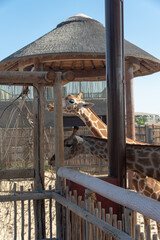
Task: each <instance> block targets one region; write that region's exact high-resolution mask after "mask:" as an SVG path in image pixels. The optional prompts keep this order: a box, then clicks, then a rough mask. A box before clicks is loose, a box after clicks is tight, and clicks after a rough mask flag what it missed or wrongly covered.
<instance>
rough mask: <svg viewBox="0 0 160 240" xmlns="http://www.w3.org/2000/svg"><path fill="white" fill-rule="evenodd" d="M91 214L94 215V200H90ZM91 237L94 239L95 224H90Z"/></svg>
mask: <svg viewBox="0 0 160 240" xmlns="http://www.w3.org/2000/svg"><path fill="white" fill-rule="evenodd" d="M91 214H92V215H94V200H92V202H91ZM92 238H93V239H95V225H94V224H92Z"/></svg>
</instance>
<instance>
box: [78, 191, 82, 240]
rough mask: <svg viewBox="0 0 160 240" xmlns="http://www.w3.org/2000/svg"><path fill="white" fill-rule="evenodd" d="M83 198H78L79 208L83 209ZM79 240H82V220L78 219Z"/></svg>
mask: <svg viewBox="0 0 160 240" xmlns="http://www.w3.org/2000/svg"><path fill="white" fill-rule="evenodd" d="M81 201H82V196H78V206H79V207H81ZM78 240H82V219H81V217H78Z"/></svg>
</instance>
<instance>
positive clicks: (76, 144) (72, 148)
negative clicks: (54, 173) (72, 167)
mask: <svg viewBox="0 0 160 240" xmlns="http://www.w3.org/2000/svg"><path fill="white" fill-rule="evenodd" d="M78 129H79V128H78V127H74V129H73V132H72V134H71V136H70V137H68V138H66V139H65V140H64V160H69V159H72V158H73V157H75V156H77V155H79V154H81V153H83V144H84V141H83V138H82V137H79V136H77V135H76V132H77V131H78ZM48 164H49V165H51V166H55V154H54V155H53V156H52V157H51V158H50V159H49V161H48Z"/></svg>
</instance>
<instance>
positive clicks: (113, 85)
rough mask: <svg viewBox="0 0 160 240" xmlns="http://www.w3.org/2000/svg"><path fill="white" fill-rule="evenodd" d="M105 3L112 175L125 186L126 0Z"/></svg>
mask: <svg viewBox="0 0 160 240" xmlns="http://www.w3.org/2000/svg"><path fill="white" fill-rule="evenodd" d="M105 3H106V4H105V11H106V14H105V16H106V67H107V69H106V79H107V96H108V97H107V101H108V158H109V167H110V168H109V171H110V173H109V174H110V176H112V177H115V178H117V179H118V183H119V186H121V187H122V186H123V187H125V185H126V183H125V179H126V169H125V141H126V140H125V106H124V48H123V45H124V36H123V1H120V0H106V1H105Z"/></svg>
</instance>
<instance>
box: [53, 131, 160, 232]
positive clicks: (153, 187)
mask: <svg viewBox="0 0 160 240" xmlns="http://www.w3.org/2000/svg"><path fill="white" fill-rule="evenodd" d="M77 130H78V128H74V130H73V133H72V135H71V136H70V137H68V138H66V139H65V140H64V160H69V159H72V158H74V157H76V156H77V155H80V154H89V153H90V154H92V155H94V156H97V157H98V158H99V159H104V160H106V161H108V156H107V152H108V151H107V139H102V138H96V137H91V136H77V135H76V132H77ZM54 164H55V155H53V156H52V158H51V159H50V160H49V165H52V166H54ZM126 167H127V170H132V171H134V175H133V185H134V188H135V190H136V191H137V192H139V193H141V194H144V195H145V196H148V197H151V198H153V199H155V200H158V201H160V199H159V198H160V182H159V181H160V146H156V145H153V146H152V145H135V144H132V145H131V144H129V143H127V144H126ZM135 171H136V172H135ZM153 178H156V179H153ZM144 224H145V229H146V226H147V224H149V219H148V218H146V217H144ZM157 230H158V234H159V237H160V223H157Z"/></svg>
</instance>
